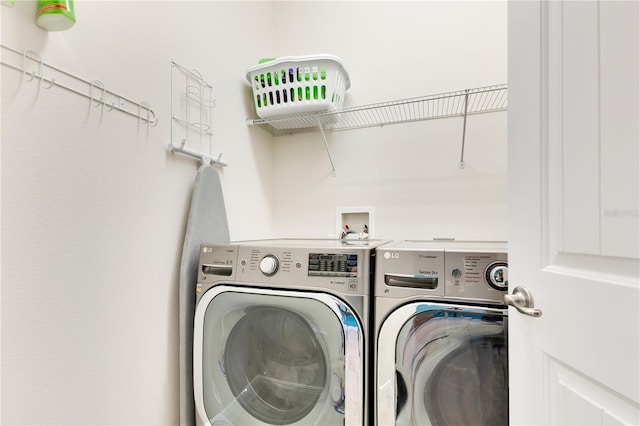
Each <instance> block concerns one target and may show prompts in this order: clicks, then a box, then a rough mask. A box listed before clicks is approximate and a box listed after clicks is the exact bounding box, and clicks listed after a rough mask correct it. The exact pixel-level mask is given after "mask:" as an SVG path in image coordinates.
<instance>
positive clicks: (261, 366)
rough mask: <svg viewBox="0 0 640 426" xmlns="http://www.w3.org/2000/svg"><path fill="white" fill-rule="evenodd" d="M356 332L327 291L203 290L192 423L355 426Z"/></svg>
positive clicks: (360, 372)
mask: <svg viewBox="0 0 640 426" xmlns="http://www.w3.org/2000/svg"><path fill="white" fill-rule="evenodd" d="M363 334H364V332H363V329H362V325H361V323H360V321H359V320H358V318H357V316H356V315H355V313H354V312H353V311H352V310H351V308H350V307H349V306H348V305H346V304H345V303H344V302H342V301H341V300H340V299H338V298H336V297H334V296H331V295H329V294H325V293H309V292H298V291H280V290H269V289H262V288H260V289H257V288H250V287H236V286H233V285H218V286H215V287H213V288H211V289H210V290H208V291H207V292H206V293H205V294H204V296H203V297H202V299H201V300H200V303H199V304H198V307H197V309H196V315H195V325H194V394H195V395H194V396H195V401H196V411H197V417H198V424H204V425H214V424H215V425H218V424H236V425H237V424H252V425H267V424H281V425H302V424H323V425H343V424H346V425H361V424H362V423H363V418H364V417H363V416H364V413H363V410H364V408H363V407H364V401H363V399H364V374H365V373H364V352H363V351H364V335H363Z"/></svg>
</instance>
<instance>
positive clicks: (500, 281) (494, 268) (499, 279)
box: [485, 262, 509, 291]
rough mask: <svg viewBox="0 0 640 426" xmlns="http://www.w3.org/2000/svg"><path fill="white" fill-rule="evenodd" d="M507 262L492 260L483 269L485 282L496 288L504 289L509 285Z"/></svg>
mask: <svg viewBox="0 0 640 426" xmlns="http://www.w3.org/2000/svg"><path fill="white" fill-rule="evenodd" d="M508 271H509V269H508V267H507V262H493V263H491V264H489V266H487V269H486V270H485V278H486V280H487V283H488V284H489V285H490V286H491V287H493V288H495V289H496V290H502V291H506V290H507V287H508V286H509V274H508Z"/></svg>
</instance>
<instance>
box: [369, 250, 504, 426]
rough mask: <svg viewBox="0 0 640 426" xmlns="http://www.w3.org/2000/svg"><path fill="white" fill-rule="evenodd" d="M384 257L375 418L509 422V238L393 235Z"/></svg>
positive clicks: (379, 269)
mask: <svg viewBox="0 0 640 426" xmlns="http://www.w3.org/2000/svg"><path fill="white" fill-rule="evenodd" d="M376 263H377V266H376V273H375V302H374V317H375V324H374V329H375V345H377V351H376V354H377V356H376V360H375V368H374V371H375V375H376V379H375V381H376V383H375V400H374V404H375V409H374V411H375V417H376V423H377V424H378V425H380V426H383V425H384V426H388V425H418V424H419V425H439V426H441V425H461V424H465V425H469V424H473V425H491V426H496V425H507V424H508V420H509V403H508V358H507V356H508V355H507V308H506V306H504V305H503V301H502V297H503V295H504V294H505V292H506V290H507V285H508V274H507V246H506V243H504V242H462V241H446V242H445V241H400V242H393V243H391V244H387V245H385V246H383V247H380V248H379V249H378V254H377V256H376Z"/></svg>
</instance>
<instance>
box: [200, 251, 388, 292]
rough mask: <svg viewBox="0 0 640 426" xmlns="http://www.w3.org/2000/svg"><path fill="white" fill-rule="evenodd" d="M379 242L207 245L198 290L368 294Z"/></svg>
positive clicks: (203, 252)
mask: <svg viewBox="0 0 640 426" xmlns="http://www.w3.org/2000/svg"><path fill="white" fill-rule="evenodd" d="M306 244H308V245H306ZM380 244H383V242H379V243H367V242H362V243H359V244H358V245H352V244H345V243H344V242H342V241H340V240H302V241H298V240H291V241H288V240H277V241H276V242H274V243H272V241H270V240H264V241H259V240H258V241H255V242H254V241H247V242H238V243H229V244H205V245H203V246H202V247H201V250H200V264H199V270H198V286H199V288H200V289H203V288H206V287H209V286H211V285H215V284H216V283H222V282H227V283H233V282H234V281H235V282H242V283H250V284H252V285H256V286H265V287H272V288H297V289H302V288H315V289H331V290H335V291H339V292H344V293H346V294H350V293H356V294H369V293H370V290H371V285H370V278H371V275H370V268H371V262H372V256H373V253H374V248H375V247H376V246H378V245H380ZM201 291H202V290H201Z"/></svg>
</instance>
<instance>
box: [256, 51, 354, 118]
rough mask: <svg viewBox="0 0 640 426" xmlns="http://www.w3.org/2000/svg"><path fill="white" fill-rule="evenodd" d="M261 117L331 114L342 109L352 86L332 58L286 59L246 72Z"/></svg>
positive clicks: (279, 59)
mask: <svg viewBox="0 0 640 426" xmlns="http://www.w3.org/2000/svg"><path fill="white" fill-rule="evenodd" d="M247 80H248V81H249V83H250V84H251V87H252V88H253V101H254V105H255V108H256V113H257V115H258V117H260V118H262V119H268V118H273V117H282V116H286V115H295V114H304V113H314V112H330V111H333V110H336V109H339V108H341V107H342V104H343V102H344V94H345V91H346V90H347V89H349V87H350V85H351V83H350V81H349V75H348V74H347V72H346V70H345V69H344V66H343V65H342V62H341V61H340V59H338V58H337V57H335V56H333V55H307V56H287V57H282V58H278V59H274V60H271V61H268V62H264V63H261V64H259V65H257V66H255V67H253V68H250V69H249V70H248V71H247Z"/></svg>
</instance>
